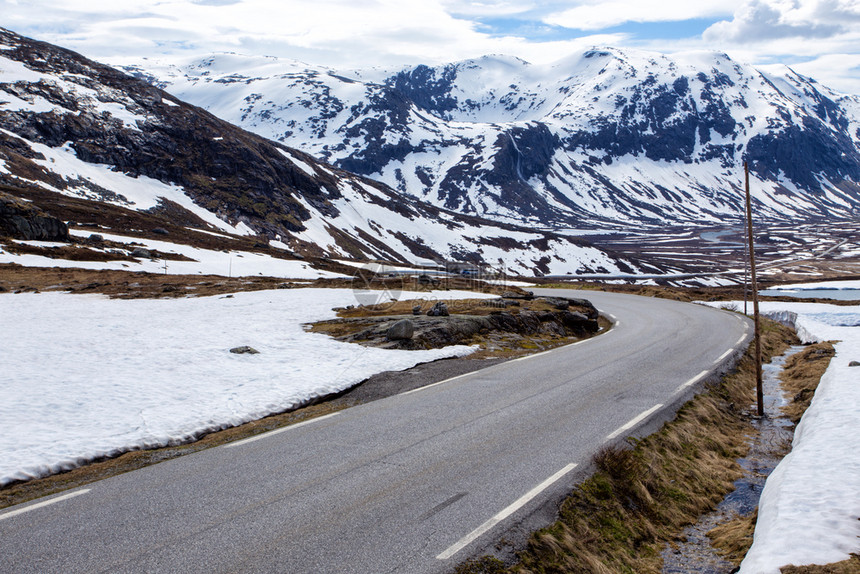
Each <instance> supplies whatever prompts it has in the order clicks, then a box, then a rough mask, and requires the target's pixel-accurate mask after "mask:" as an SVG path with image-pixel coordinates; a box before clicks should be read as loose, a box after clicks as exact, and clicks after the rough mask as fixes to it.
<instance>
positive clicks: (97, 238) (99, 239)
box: [88, 233, 105, 243]
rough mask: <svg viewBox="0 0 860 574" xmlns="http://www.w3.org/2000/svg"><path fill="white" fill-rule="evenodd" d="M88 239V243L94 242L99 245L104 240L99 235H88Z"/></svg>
mask: <svg viewBox="0 0 860 574" xmlns="http://www.w3.org/2000/svg"><path fill="white" fill-rule="evenodd" d="M88 239H89V240H90V241H95V242H96V243H101V242H102V241H104V240H105V238H104V237H102V236H101V235H99V234H98V233H90V236H89V238H88Z"/></svg>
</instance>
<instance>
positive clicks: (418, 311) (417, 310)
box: [412, 305, 421, 315]
mask: <svg viewBox="0 0 860 574" xmlns="http://www.w3.org/2000/svg"><path fill="white" fill-rule="evenodd" d="M412 314H413V315H420V314H421V305H415V306H414V307H412Z"/></svg>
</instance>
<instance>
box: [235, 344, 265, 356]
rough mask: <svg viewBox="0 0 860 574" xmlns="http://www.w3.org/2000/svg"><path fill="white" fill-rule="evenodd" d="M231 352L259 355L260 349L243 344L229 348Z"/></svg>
mask: <svg viewBox="0 0 860 574" xmlns="http://www.w3.org/2000/svg"><path fill="white" fill-rule="evenodd" d="M230 352H231V353H235V354H237V355H259V354H260V351H258V350H257V349H255V348H254V347H249V346H248V345H243V346H241V347H233V348H232V349H230Z"/></svg>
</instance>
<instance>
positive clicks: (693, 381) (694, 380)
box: [672, 371, 709, 395]
mask: <svg viewBox="0 0 860 574" xmlns="http://www.w3.org/2000/svg"><path fill="white" fill-rule="evenodd" d="M708 373H709V371H702V372H701V373H699V374H698V375H696V376H695V377H693V378H692V379H690V380H689V381H687V382H686V383H684V384H683V385H681V386H680V387H678V388H677V389H675V392H674V393H672V394H673V395H677V394H678V393H680V392H681V391H683V390H684V389H686V388H687V387H692V386H693V385H695V384H696V383H698V382H699V381H701V380H702V379H703V378H705V377H706V376H707V375H708Z"/></svg>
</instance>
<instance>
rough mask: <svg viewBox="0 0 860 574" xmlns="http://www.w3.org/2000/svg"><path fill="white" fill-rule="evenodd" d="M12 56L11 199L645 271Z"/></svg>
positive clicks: (68, 55) (274, 237)
mask: <svg viewBox="0 0 860 574" xmlns="http://www.w3.org/2000/svg"><path fill="white" fill-rule="evenodd" d="M0 48H2V49H0V184H3V185H4V186H6V187H7V188H13V189H14V188H16V187H17V188H21V187H37V188H41V189H47V190H50V191H54V192H56V193H58V194H61V195H62V194H65V195H72V196H76V197H84V198H86V199H88V200H92V201H93V202H106V203H111V204H114V205H119V206H122V207H125V208H129V209H135V210H145V211H151V212H162V213H166V214H169V215H170V217H173V218H178V220H182V221H185V222H186V224H187V225H194V226H200V227H202V228H208V229H210V230H216V231H221V232H225V231H226V232H229V233H233V234H239V235H252V236H253V235H256V236H259V237H260V238H261V240H264V241H265V242H272V243H273V244H279V245H283V246H284V249H285V253H284V256H291V254H300V255H301V254H303V255H313V256H317V257H323V256H325V257H349V258H355V259H358V260H383V261H396V262H401V263H408V262H423V263H429V262H435V263H440V262H444V261H446V260H456V261H466V262H471V263H474V264H488V265H492V266H495V267H504V268H507V269H508V270H510V271H511V272H514V273H523V274H528V275H531V274H535V273H538V274H542V273H558V272H560V273H568V272H571V273H572V272H578V271H579V272H588V271H598V272H605V271H607V270H609V271H612V270H628V269H632V268H635V264H634V263H632V262H630V261H624V260H621V259H619V258H618V257H615V256H613V255H609V254H607V253H605V252H603V251H601V250H599V249H597V248H595V247H593V246H591V245H590V244H588V242H586V241H584V240H582V239H578V238H575V237H572V236H570V235H564V234H559V233H552V232H545V231H541V230H535V229H530V228H527V227H523V226H515V225H513V224H511V223H498V222H492V221H489V220H485V219H481V218H479V217H476V216H474V215H462V214H458V213H456V212H453V211H449V210H445V209H443V208H440V207H438V206H433V205H431V204H428V203H426V202H423V201H421V200H419V199H416V198H411V197H408V196H401V195H399V194H397V193H396V192H394V191H393V190H391V189H389V188H388V187H387V186H385V185H384V184H381V183H378V182H375V181H373V180H370V179H367V178H364V177H361V176H357V175H354V174H350V173H348V172H346V171H344V170H343V169H341V168H338V167H335V166H332V165H329V164H325V163H323V162H320V161H318V160H316V159H315V158H313V157H312V156H310V155H308V154H306V153H304V152H301V151H299V150H296V149H293V148H289V147H287V146H285V145H283V144H280V143H278V142H273V141H270V140H268V139H266V138H263V137H261V136H258V135H255V134H252V133H250V132H247V131H245V130H243V129H242V128H241V127H237V126H234V125H232V124H230V123H228V122H225V121H223V120H221V119H219V118H217V117H216V116H215V115H213V114H211V113H210V112H207V111H205V110H203V109H202V108H198V107H196V106H193V105H190V104H187V103H185V102H183V101H182V100H181V99H179V98H177V97H175V96H173V95H170V94H168V93H166V92H163V91H162V90H160V89H159V88H157V87H155V86H152V85H151V84H149V83H146V82H144V81H142V80H140V79H136V78H133V77H131V76H129V75H127V74H125V73H123V72H121V71H119V70H117V69H114V68H112V67H109V66H106V65H103V64H99V63H97V62H93V61H91V60H88V59H86V58H84V57H82V56H80V55H79V54H76V53H74V52H72V51H69V50H65V49H62V48H59V47H56V46H53V45H51V44H47V43H44V42H38V41H35V40H31V39H28V38H24V37H22V36H19V35H17V34H15V33H14V32H11V31H8V30H3V29H0ZM39 197H44V195H40V196H39ZM40 207H42V208H43V209H44V210H45V211H47V212H50V205H40Z"/></svg>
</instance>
